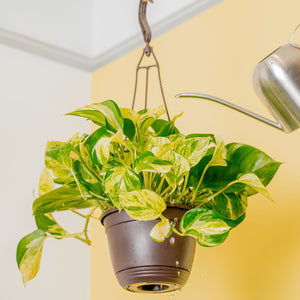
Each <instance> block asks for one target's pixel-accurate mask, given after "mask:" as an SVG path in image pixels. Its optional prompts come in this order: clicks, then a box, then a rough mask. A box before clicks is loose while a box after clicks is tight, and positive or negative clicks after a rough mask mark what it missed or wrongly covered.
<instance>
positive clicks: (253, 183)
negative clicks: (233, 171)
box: [237, 173, 273, 201]
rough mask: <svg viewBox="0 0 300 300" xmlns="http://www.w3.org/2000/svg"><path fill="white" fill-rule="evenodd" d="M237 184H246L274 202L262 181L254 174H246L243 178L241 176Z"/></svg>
mask: <svg viewBox="0 0 300 300" xmlns="http://www.w3.org/2000/svg"><path fill="white" fill-rule="evenodd" d="M237 182H240V183H244V184H246V185H247V186H249V187H251V188H252V189H253V190H255V191H256V192H258V193H260V194H262V195H264V196H265V197H267V198H268V199H270V200H271V201H273V199H272V197H271V195H270V193H269V192H268V190H267V189H266V187H265V186H264V185H263V184H262V182H261V181H260V179H259V178H258V177H257V176H256V175H255V174H254V173H249V174H244V175H242V176H239V178H238V180H237Z"/></svg>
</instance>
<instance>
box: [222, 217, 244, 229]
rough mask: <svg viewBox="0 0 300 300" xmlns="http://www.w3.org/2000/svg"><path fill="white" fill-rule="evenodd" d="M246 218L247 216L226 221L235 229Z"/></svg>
mask: <svg viewBox="0 0 300 300" xmlns="http://www.w3.org/2000/svg"><path fill="white" fill-rule="evenodd" d="M245 218H246V214H243V215H241V216H240V217H239V218H237V219H236V220H230V219H224V221H225V222H226V223H227V224H228V225H229V226H230V227H231V228H234V227H236V226H238V225H240V224H241V223H242V222H243V221H244V220H245Z"/></svg>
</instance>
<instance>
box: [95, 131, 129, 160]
mask: <svg viewBox="0 0 300 300" xmlns="http://www.w3.org/2000/svg"><path fill="white" fill-rule="evenodd" d="M112 142H116V143H119V144H123V143H124V135H123V131H122V129H120V130H118V131H117V133H116V134H114V135H113V136H111V137H101V138H100V139H99V140H98V142H97V143H96V145H95V147H94V149H93V152H95V153H96V156H97V159H98V161H99V162H100V163H101V164H102V165H106V164H107V162H108V160H109V157H110V145H111V143H112Z"/></svg>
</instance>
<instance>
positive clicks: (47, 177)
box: [39, 167, 54, 196]
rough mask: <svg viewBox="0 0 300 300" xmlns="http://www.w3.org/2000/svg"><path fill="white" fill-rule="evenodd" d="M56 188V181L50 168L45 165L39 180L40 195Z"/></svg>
mask: <svg viewBox="0 0 300 300" xmlns="http://www.w3.org/2000/svg"><path fill="white" fill-rule="evenodd" d="M53 189H54V182H53V178H52V175H51V173H50V172H49V170H48V169H47V168H46V167H44V169H43V171H42V174H41V176H40V182H39V196H42V195H44V194H46V193H48V192H50V191H52V190H53Z"/></svg>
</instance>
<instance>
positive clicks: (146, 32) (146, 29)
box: [139, 0, 153, 56]
mask: <svg viewBox="0 0 300 300" xmlns="http://www.w3.org/2000/svg"><path fill="white" fill-rule="evenodd" d="M149 1H150V2H152V3H153V0H149ZM147 4H148V0H140V8H139V22H140V26H141V30H142V33H143V36H144V41H145V43H146V46H145V49H144V52H145V54H146V55H147V56H149V55H150V54H151V47H150V45H149V44H150V41H151V29H150V26H149V24H148V22H147V18H146V10H147Z"/></svg>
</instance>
